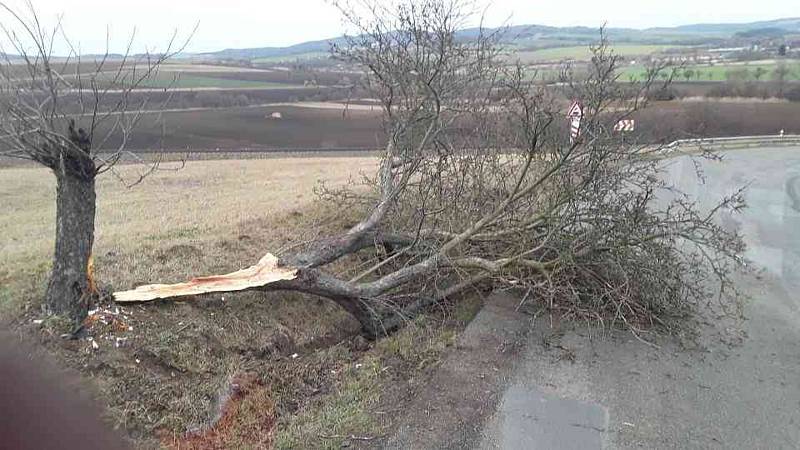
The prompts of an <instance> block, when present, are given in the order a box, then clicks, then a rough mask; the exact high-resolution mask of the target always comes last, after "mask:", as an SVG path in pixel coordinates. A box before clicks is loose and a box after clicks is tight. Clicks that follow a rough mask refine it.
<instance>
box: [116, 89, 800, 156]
mask: <svg viewBox="0 0 800 450" xmlns="http://www.w3.org/2000/svg"><path fill="white" fill-rule="evenodd" d="M313 105H314V104H310V106H313ZM322 105H324V104H321V105H320V106H322ZM274 112H280V113H281V115H282V118H281V119H271V118H269V116H270V115H271V114H272V113H274ZM163 116H164V121H165V125H166V134H165V135H163V137H162V133H161V128H160V127H159V126H157V125H156V124H155V123H154V122H152V118H145V119H144V120H143V121H142V124H141V125H140V127H139V129H138V132H137V133H136V134H135V135H133V136H132V139H131V141H130V142H131V148H132V149H158V148H164V149H167V150H170V151H181V150H193V151H201V150H202V151H208V150H211V151H216V150H219V151H236V150H238V149H243V148H249V149H258V148H261V149H291V148H295V149H321V150H324V149H347V148H355V149H369V148H372V149H375V148H381V142H382V139H383V131H382V124H381V118H380V114H379V111H369V110H364V109H363V108H352V109H351V110H349V112H348V113H347V115H346V116H344V117H343V110H342V109H341V108H339V107H332V108H321V107H320V108H315V107H300V106H299V105H298V106H290V105H286V104H282V105H276V106H265V107H253V108H223V109H211V110H202V111H184V112H170V113H165V114H163ZM798 116H800V103H796V102H794V103H793V102H759V101H746V100H744V101H736V102H729V101H712V100H709V101H672V102H656V103H653V104H652V105H651V106H650V107H649V108H648V109H646V110H644V111H640V112H639V113H637V115H636V118H637V120H638V123H637V128H638V131H637V134H636V135H637V136H640V137H642V138H644V139H651V140H663V139H678V138H682V137H689V136H691V137H697V136H722V135H729V136H736V135H753V134H775V133H777V132H778V130H780V129H784V130H786V132H787V133H789V132H800V129H799V128H800V122H798V121H797V117H798ZM109 145H111V143H109Z"/></svg>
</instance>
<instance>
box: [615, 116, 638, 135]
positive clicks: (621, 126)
mask: <svg viewBox="0 0 800 450" xmlns="http://www.w3.org/2000/svg"><path fill="white" fill-rule="evenodd" d="M635 129H636V121H635V120H633V119H622V120H620V121H619V122H617V124H616V125H614V131H621V132H626V131H633V130H635Z"/></svg>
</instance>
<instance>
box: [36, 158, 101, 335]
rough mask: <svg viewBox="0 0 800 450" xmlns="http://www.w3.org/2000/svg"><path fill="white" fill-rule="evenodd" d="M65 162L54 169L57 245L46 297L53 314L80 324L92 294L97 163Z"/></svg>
mask: <svg viewBox="0 0 800 450" xmlns="http://www.w3.org/2000/svg"><path fill="white" fill-rule="evenodd" d="M80 159H81V160H82V161H75V160H72V161H67V162H65V161H63V160H62V161H61V163H60V164H59V166H58V167H56V168H54V170H53V171H54V172H55V175H56V180H57V183H58V184H57V188H56V242H55V254H54V257H53V271H52V273H51V275H50V281H49V283H48V285H47V293H46V294H45V307H46V309H47V312H48V313H50V314H59V315H66V316H68V317H70V318H71V319H73V320H74V321H75V322H76V324H77V323H80V322H81V321H82V320H83V319H84V318H85V317H86V314H87V311H88V307H89V300H90V297H91V295H92V292H91V289H90V287H89V277H88V275H89V274H88V265H89V258H90V257H91V254H92V244H93V242H94V219H95V198H96V194H95V175H94V164H93V163H92V161H91V160H90V159H88V158H80Z"/></svg>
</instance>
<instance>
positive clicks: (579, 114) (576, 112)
mask: <svg viewBox="0 0 800 450" xmlns="http://www.w3.org/2000/svg"><path fill="white" fill-rule="evenodd" d="M567 117H569V118H570V119H574V118H577V119H581V118H583V106H581V104H580V102H578V101H577V100H574V101H573V102H572V105H570V107H569V110H568V112H567Z"/></svg>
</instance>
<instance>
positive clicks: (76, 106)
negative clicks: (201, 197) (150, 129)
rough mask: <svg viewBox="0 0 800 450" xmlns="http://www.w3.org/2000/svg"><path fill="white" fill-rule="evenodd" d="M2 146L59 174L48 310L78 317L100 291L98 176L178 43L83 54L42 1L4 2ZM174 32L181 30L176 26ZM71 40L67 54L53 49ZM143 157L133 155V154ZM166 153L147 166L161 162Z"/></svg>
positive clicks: (116, 155)
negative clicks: (46, 16)
mask: <svg viewBox="0 0 800 450" xmlns="http://www.w3.org/2000/svg"><path fill="white" fill-rule="evenodd" d="M0 11H2V13H3V15H4V16H5V19H8V20H4V24H3V25H2V32H3V33H2V48H0V52H2V63H0V129H1V130H2V131H1V133H2V135H1V136H0V156H6V157H13V158H22V159H28V160H32V161H35V162H37V163H39V164H41V165H43V166H45V167H47V168H49V169H50V170H51V171H52V172H53V174H54V175H55V177H56V182H57V186H56V237H55V254H54V257H53V268H52V273H51V275H50V280H49V282H48V285H47V292H46V295H45V303H44V304H45V308H46V309H47V311H48V313H51V314H61V315H67V316H69V317H71V318H72V319H73V320H75V321H76V322H78V323H79V322H80V321H81V320H82V319H83V318H84V317H85V316H86V312H87V308H88V302H89V300H90V298H91V296H92V295H93V294H95V292H92V291H93V289H94V288H93V286H91V280H90V272H89V270H90V268H89V266H90V260H91V254H92V244H93V241H94V220H95V204H96V192H95V179H96V177H97V176H98V175H99V174H101V173H103V172H106V171H112V172H113V171H114V165H115V164H116V163H117V162H118V161H119V160H120V159H121V158H122V157H123V156H124V155H125V154H127V152H126V151H125V148H126V144H127V142H128V138H129V136H130V133H131V131H132V130H133V128H134V127H135V126H136V124H137V123H138V122H139V121H140V119H141V118H142V114H143V111H145V110H146V109H147V106H148V96H147V94H146V93H144V94H143V93H142V92H141V91H138V92H137V88H138V87H140V86H141V85H142V84H143V83H144V82H145V81H147V80H148V79H150V78H151V77H153V76H154V75H156V73H157V71H158V68H159V66H160V65H161V64H162V63H163V62H164V61H165V60H166V59H167V58H169V57H170V56H172V55H173V54H174V53H175V51H174V50H171V47H172V42H170V45H169V46H168V47H167V49H166V51H165V52H164V53H160V54H157V55H150V54H140V55H132V54H131V52H130V50H131V44H132V42H133V37H132V38H131V41H130V42H129V45H128V51H127V52H126V53H125V54H124V55H120V56H111V55H110V54H109V53H108V51H106V53H105V55H103V56H101V57H94V58H92V59H91V60H90V61H86V60H84V59H82V58H81V55H80V53H79V52H78V51H77V50H76V49H75V48H74V47H73V45H72V44H71V42H70V41H69V40H68V38H67V37H66V36H65V35H64V33H63V29H62V27H61V23H60V21H59V22H58V23H57V24H56V25H55V26H54V27H53V28H52V29H50V30H48V29H46V28H45V26H44V25H43V24H42V23H41V22H40V20H39V17H38V16H37V14H36V11H35V9H34V8H33V6H32V5H31V4H28V9H27V10H26V11H17V10H14V9H12V8H11V7H9V6H8V5H6V4H4V3H0ZM173 40H174V36H173ZM57 47H64V48H66V49H67V50H66V53H67V54H65V55H63V56H55V55H54V49H56V48H57ZM131 156H132V157H134V158H135V155H132V154H131ZM157 167H158V161H156V162H155V163H153V164H150V165H149V167H148V168H147V170H146V171H144V172H142V173H141V174H140V177H139V180H137V181H136V182H138V181H141V179H142V178H143V177H144V176H146V175H147V174H149V173H150V172H152V171H153V170H156V169H157Z"/></svg>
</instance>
